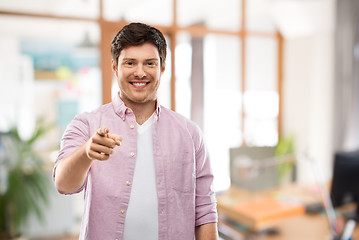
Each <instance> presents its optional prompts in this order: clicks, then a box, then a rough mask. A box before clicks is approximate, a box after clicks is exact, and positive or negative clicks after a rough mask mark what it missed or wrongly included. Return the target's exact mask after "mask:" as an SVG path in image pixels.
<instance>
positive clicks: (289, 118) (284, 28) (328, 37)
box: [272, 0, 335, 182]
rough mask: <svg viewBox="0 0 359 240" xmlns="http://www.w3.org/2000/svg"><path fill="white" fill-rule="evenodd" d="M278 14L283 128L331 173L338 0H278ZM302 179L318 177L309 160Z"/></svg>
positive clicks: (301, 150) (298, 146)
mask: <svg viewBox="0 0 359 240" xmlns="http://www.w3.org/2000/svg"><path fill="white" fill-rule="evenodd" d="M272 12H273V14H274V15H273V18H274V19H275V21H276V24H277V27H278V29H279V30H280V31H281V33H282V35H283V36H284V56H283V58H284V72H283V78H284V79H283V133H284V135H294V136H295V138H296V150H297V152H298V153H304V152H305V153H307V154H309V156H311V158H312V159H314V160H315V161H317V162H318V163H319V166H320V167H321V170H322V173H323V174H324V177H325V178H326V179H328V178H330V177H331V171H332V158H333V152H334V150H333V145H334V144H333V136H334V131H333V128H334V120H333V116H334V112H333V111H334V106H333V104H334V100H333V99H334V94H333V93H334V24H335V0H311V1H297V0H285V1H283V0H277V1H275V4H274V5H273V9H272ZM297 173H298V180H299V181H300V182H313V181H314V180H315V179H314V176H313V169H312V165H311V164H310V162H309V161H303V162H299V163H298V172H297Z"/></svg>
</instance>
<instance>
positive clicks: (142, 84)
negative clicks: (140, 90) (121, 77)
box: [132, 83, 146, 87]
mask: <svg viewBox="0 0 359 240" xmlns="http://www.w3.org/2000/svg"><path fill="white" fill-rule="evenodd" d="M132 84H133V85H135V86H137V87H143V86H145V85H146V83H132Z"/></svg>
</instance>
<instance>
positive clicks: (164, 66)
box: [161, 63, 166, 76]
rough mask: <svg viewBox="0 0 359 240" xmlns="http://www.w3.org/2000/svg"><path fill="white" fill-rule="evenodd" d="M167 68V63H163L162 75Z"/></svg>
mask: <svg viewBox="0 0 359 240" xmlns="http://www.w3.org/2000/svg"><path fill="white" fill-rule="evenodd" d="M165 69H166V63H163V66H162V67H161V76H162V74H163V73H164V71H165Z"/></svg>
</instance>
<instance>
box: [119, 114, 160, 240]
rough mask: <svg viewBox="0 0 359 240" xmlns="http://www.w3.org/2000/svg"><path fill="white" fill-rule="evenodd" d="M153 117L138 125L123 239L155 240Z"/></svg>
mask: <svg viewBox="0 0 359 240" xmlns="http://www.w3.org/2000/svg"><path fill="white" fill-rule="evenodd" d="M153 122H154V114H153V115H152V116H151V117H150V118H149V119H148V120H147V121H146V122H145V123H143V124H142V125H138V124H137V158H136V166H135V173H134V176H133V182H132V190H131V197H130V203H129V205H128V209H127V214H126V220H125V228H124V234H123V239H124V240H138V239H146V240H157V239H158V197H157V189H156V175H155V164H154V160H153V144H152V124H153Z"/></svg>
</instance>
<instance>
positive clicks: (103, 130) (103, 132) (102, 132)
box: [96, 127, 109, 137]
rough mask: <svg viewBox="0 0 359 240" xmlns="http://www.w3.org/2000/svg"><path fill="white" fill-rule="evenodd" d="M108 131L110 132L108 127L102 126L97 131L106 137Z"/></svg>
mask: <svg viewBox="0 0 359 240" xmlns="http://www.w3.org/2000/svg"><path fill="white" fill-rule="evenodd" d="M108 132H109V129H108V128H106V127H102V128H99V129H98V130H97V132H96V133H97V134H98V135H99V136H101V137H106V136H108Z"/></svg>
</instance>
